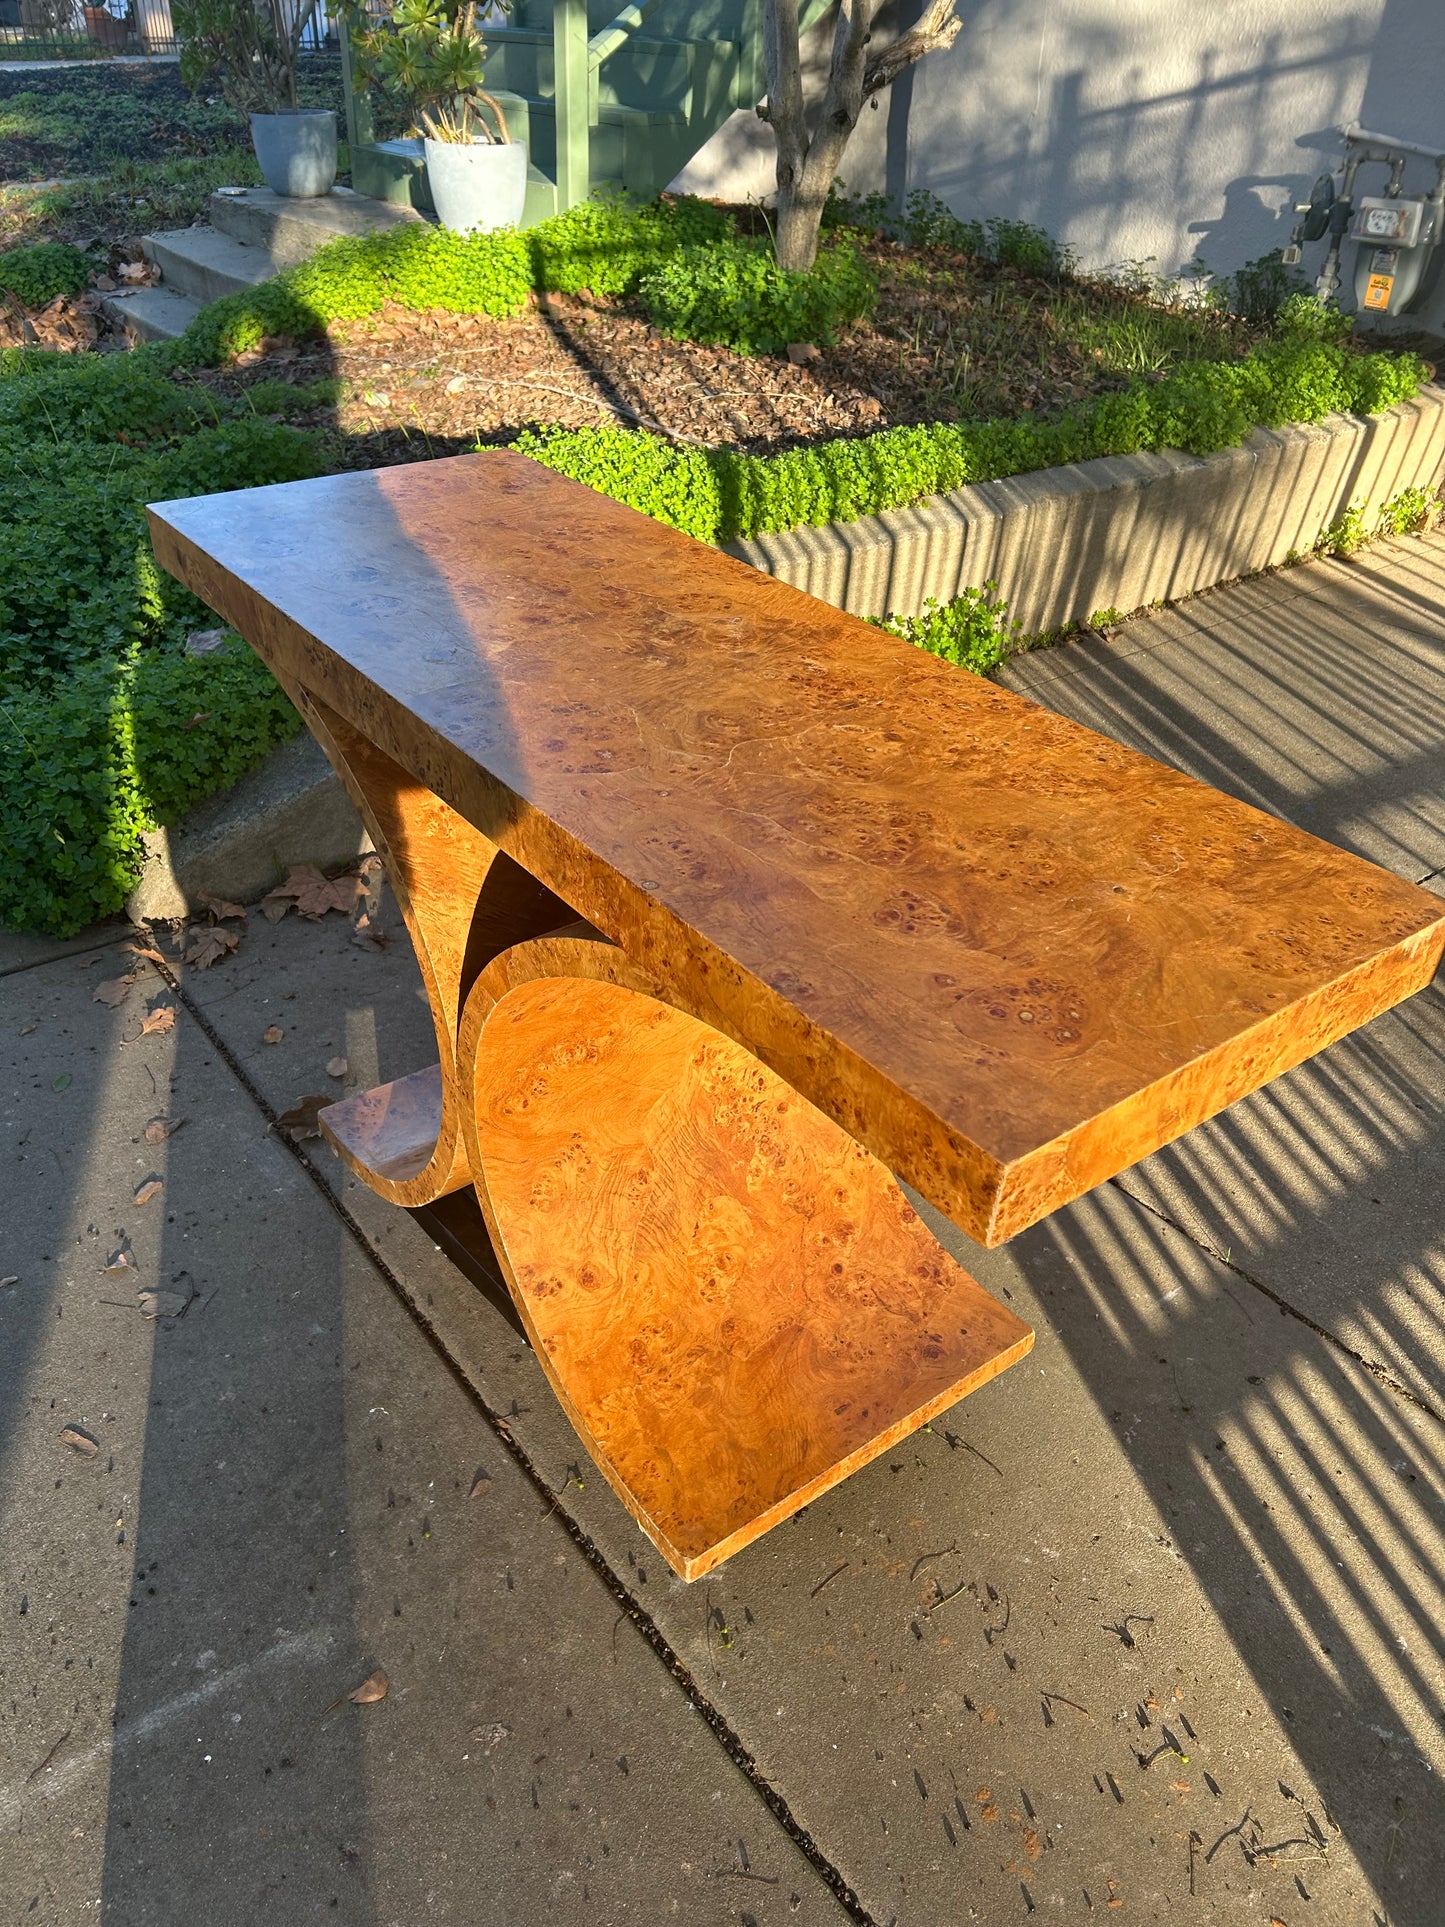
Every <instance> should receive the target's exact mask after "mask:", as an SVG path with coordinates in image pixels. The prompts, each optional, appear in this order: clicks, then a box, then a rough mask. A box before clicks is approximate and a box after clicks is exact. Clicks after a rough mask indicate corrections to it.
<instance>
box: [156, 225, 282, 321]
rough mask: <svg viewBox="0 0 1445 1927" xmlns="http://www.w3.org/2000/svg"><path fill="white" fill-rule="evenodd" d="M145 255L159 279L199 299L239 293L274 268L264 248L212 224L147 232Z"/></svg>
mask: <svg viewBox="0 0 1445 1927" xmlns="http://www.w3.org/2000/svg"><path fill="white" fill-rule="evenodd" d="M141 245H142V247H143V248H144V249H145V253H146V259H147V260H148V261H150V262H152V263H153V264H154V265H155V266H156V267H157V268H159V270H160V274H161V279H162V280H163V281H164V282H165V284H166V286H167V287H168V288H171V289H173V290H174V291H175V292H176V293H177V294H188V295H191V296H193V297H194V299H195V300H197V301H200V302H207V301H217V300H219V299H220V297H221V296H222V295H223V294H239V293H241V292H242V291H243V290H245V289H246V288H254V287H255V286H256V285H257V284H258V283H259V282H261V281H269V280H271V279H272V277H273V276H274V275H275V274H276V273H277V272H278V269H277V265H276V263H275V262H274V261H273V260H272V259H271V256H270V255H269V254H268V253H267V251H266V249H265V248H260V247H248V246H247V245H246V244H245V243H244V242H242V241H238V240H236V239H235V238H234V236H232V235H230V234H218V233H217V232H216V230H215V229H214V228H212V227H183V228H176V229H173V230H172V231H171V232H169V233H166V234H147V235H146V236H145V237H144V239H143V240H142V242H141Z"/></svg>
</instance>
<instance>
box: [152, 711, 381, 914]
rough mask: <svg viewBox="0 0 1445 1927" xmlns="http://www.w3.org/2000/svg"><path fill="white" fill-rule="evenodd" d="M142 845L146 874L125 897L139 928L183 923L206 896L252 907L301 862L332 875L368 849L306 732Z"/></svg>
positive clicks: (352, 811)
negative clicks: (201, 893) (203, 893)
mask: <svg viewBox="0 0 1445 1927" xmlns="http://www.w3.org/2000/svg"><path fill="white" fill-rule="evenodd" d="M145 842H146V859H145V869H144V870H143V872H142V873H141V880H140V882H139V883H138V884H137V885H136V887H135V889H134V890H132V892H131V894H130V896H129V897H128V898H127V899H126V906H125V908H126V915H127V916H128V917H129V918H130V919H131V921H132V922H133V923H150V922H155V923H165V922H168V921H170V920H172V919H175V918H180V917H184V916H186V915H187V914H188V913H189V911H190V910H191V909H192V908H194V907H195V906H196V904H197V902H198V897H197V892H198V891H201V890H205V891H207V892H208V893H209V894H210V895H211V896H213V897H227V898H229V899H230V900H231V901H233V902H236V903H254V902H256V900H257V899H258V898H259V897H263V896H265V894H266V892H267V891H268V890H269V889H271V888H272V886H273V885H274V884H277V883H280V882H281V881H282V879H283V878H284V877H285V875H286V872H287V870H288V869H290V867H291V866H292V864H294V863H318V864H320V865H321V867H322V868H323V869H326V870H330V869H335V868H338V867H339V866H340V865H342V864H346V863H350V862H352V861H354V859H355V858H356V857H358V856H360V855H361V854H362V853H363V851H366V850H369V849H370V848H371V838H370V837H369V836H368V835H367V833H366V831H365V829H364V828H363V827H362V822H361V818H360V817H359V816H358V815H357V813H356V806H355V804H354V803H353V802H352V800H351V798H350V797H349V796H348V795H347V794H346V791H345V790H344V789H343V788H342V785H341V779H340V777H338V776H337V774H336V772H335V771H334V770H333V769H332V767H331V765H330V763H328V762H327V760H326V757H325V755H324V754H323V753H322V749H321V745H320V744H319V743H317V742H315V741H313V739H312V738H311V737H310V736H309V735H307V734H306V733H305V732H304V731H303V733H302V734H301V735H299V736H293V737H292V738H291V740H290V742H289V743H282V745H281V747H280V748H279V749H273V750H272V752H271V754H270V755H269V756H267V757H266V758H265V759H264V761H262V762H260V763H258V764H257V765H256V767H255V769H253V770H248V771H247V772H246V774H245V775H244V776H243V777H242V778H241V780H240V782H239V783H234V784H232V786H231V788H230V789H228V790H221V791H219V792H218V793H217V794H216V795H215V796H208V797H207V798H206V800H205V802H204V803H201V804H198V805H197V807H196V808H195V809H194V810H192V811H191V813H190V815H189V816H187V817H185V818H184V819H183V820H182V821H181V822H180V823H178V824H177V825H176V826H175V828H174V829H170V830H153V831H152V832H151V833H150V834H149V835H148V836H147V837H146V840H145Z"/></svg>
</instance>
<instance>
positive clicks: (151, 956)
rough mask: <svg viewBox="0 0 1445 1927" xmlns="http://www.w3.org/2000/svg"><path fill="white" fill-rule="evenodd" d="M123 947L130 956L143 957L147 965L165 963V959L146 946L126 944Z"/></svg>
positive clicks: (156, 951)
mask: <svg viewBox="0 0 1445 1927" xmlns="http://www.w3.org/2000/svg"><path fill="white" fill-rule="evenodd" d="M123 947H124V948H125V949H126V950H129V951H130V953H131V955H132V956H135V957H144V958H145V960H146V962H147V963H158V964H163V963H164V962H165V958H164V957H163V956H162V955H161V953H160V951H159V950H153V949H151V947H150V946H149V945H148V944H144V943H128V944H126V945H124V946H123Z"/></svg>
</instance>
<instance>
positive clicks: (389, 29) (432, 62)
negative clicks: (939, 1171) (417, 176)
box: [346, 0, 527, 234]
mask: <svg viewBox="0 0 1445 1927" xmlns="http://www.w3.org/2000/svg"><path fill="white" fill-rule="evenodd" d="M346 12H347V16H348V25H349V27H350V31H351V34H352V46H353V57H354V59H355V63H356V71H357V73H358V74H359V75H360V77H361V78H362V79H363V80H365V81H366V82H368V83H370V84H371V85H374V86H377V87H379V88H380V89H381V91H382V92H383V93H385V94H386V95H388V96H389V97H390V98H391V99H392V100H393V101H394V102H395V103H397V104H398V105H399V106H401V107H402V109H403V111H404V112H405V113H406V114H407V115H408V116H409V117H410V119H411V122H412V125H413V127H414V129H415V131H416V132H417V133H418V134H419V135H420V136H421V139H422V149H423V152H424V153H425V155H426V172H427V185H428V187H429V188H430V189H431V197H432V203H433V205H434V206H435V208H436V211H437V218H438V220H439V221H440V222H441V224H442V226H443V227H446V228H451V229H452V230H453V231H454V232H455V233H458V234H475V233H480V232H482V231H484V230H486V229H489V228H499V227H520V226H521V223H522V209H523V205H524V203H525V201H526V198H527V150H526V146H525V144H524V143H523V142H521V141H514V140H513V139H512V138H511V136H510V135H509V133H508V131H507V117H506V115H505V114H504V113H503V112H502V107H501V103H500V101H498V100H497V99H496V98H495V96H494V95H492V94H489V93H487V92H486V90H485V89H484V87H483V85H482V82H483V80H484V78H485V75H486V60H487V49H486V43H485V42H484V40H483V38H482V35H481V33H480V32H479V31H478V29H477V9H476V4H475V0H392V3H391V6H390V9H389V12H388V13H387V14H386V16H385V17H384V18H382V19H379V20H378V19H376V18H374V17H373V16H369V15H367V14H365V13H364V12H362V10H361V8H360V7H359V6H358V5H357V4H356V0H352V4H351V5H350V6H348V7H347V9H346Z"/></svg>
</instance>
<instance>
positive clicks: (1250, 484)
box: [725, 385, 1445, 636]
mask: <svg viewBox="0 0 1445 1927" xmlns="http://www.w3.org/2000/svg"><path fill="white" fill-rule="evenodd" d="M1442 472H1445V387H1441V386H1437V385H1431V386H1427V387H1426V388H1423V389H1422V390H1421V392H1420V393H1419V394H1418V395H1417V396H1416V397H1415V398H1414V399H1413V400H1411V401H1406V402H1400V403H1398V404H1397V405H1396V406H1395V407H1394V408H1390V409H1387V410H1386V411H1385V413H1384V414H1381V415H1371V416H1366V417H1359V416H1354V415H1328V416H1326V417H1325V419H1324V420H1323V421H1321V422H1317V423H1312V424H1308V425H1300V426H1291V427H1287V428H1278V429H1263V428H1260V429H1256V430H1255V431H1254V432H1253V433H1252V434H1251V435H1250V436H1249V437H1248V439H1247V440H1246V441H1245V442H1244V443H1243V444H1242V445H1241V446H1240V447H1238V448H1226V449H1221V450H1220V451H1219V452H1218V453H1217V454H1214V455H1204V456H1199V455H1184V454H1180V453H1179V452H1177V451H1176V450H1172V449H1171V450H1168V451H1165V452H1162V453H1159V454H1139V455H1115V456H1107V457H1103V458H1100V459H1098V460H1096V461H1088V462H1078V463H1074V464H1071V465H1070V466H1068V467H1065V468H1045V469H1039V470H1037V471H1036V472H1034V473H1033V474H1029V475H1011V476H1008V477H1006V478H1005V479H1003V480H1001V481H997V482H979V483H974V484H971V485H970V486H968V487H966V488H961V489H956V490H954V491H953V492H952V493H951V494H948V495H941V496H933V497H932V498H930V499H929V500H928V501H925V502H920V503H918V504H916V505H915V506H914V507H912V508H906V509H891V510H888V511H887V512H886V513H884V514H882V515H867V516H863V517H861V518H860V519H859V520H858V521H856V522H830V523H829V524H827V526H826V527H823V528H799V529H789V530H787V531H785V532H784V533H782V534H777V535H760V536H756V537H754V538H753V539H751V540H749V541H745V542H729V543H727V544H726V545H725V547H726V549H727V552H728V553H729V554H730V555H735V556H737V557H738V558H739V559H740V560H741V561H744V562H748V563H751V564H752V566H753V567H754V568H755V569H762V570H763V571H764V572H765V573H766V574H768V575H773V576H777V577H778V578H779V579H780V580H781V581H784V582H790V583H792V585H793V586H794V587H795V588H798V589H803V590H806V591H807V593H808V594H809V595H814V596H817V597H818V598H819V599H820V600H821V601H823V602H831V603H832V604H833V606H834V607H835V608H839V609H846V610H847V611H848V612H849V613H850V614H851V615H858V616H885V615H901V616H911V615H917V614H919V613H920V612H921V610H922V609H923V606H924V603H925V602H926V601H927V599H928V598H929V597H930V596H931V597H933V598H934V599H935V600H936V601H938V602H940V603H944V602H950V601H952V600H953V598H954V597H955V596H957V595H958V594H959V593H960V591H961V590H963V589H965V588H981V587H982V586H983V584H984V583H985V582H990V581H992V582H996V583H997V585H998V593H999V595H1000V596H1001V597H1002V599H1003V600H1004V601H1005V602H1006V603H1007V604H1008V609H1009V615H1010V617H1011V618H1016V619H1017V620H1018V621H1019V622H1020V623H1021V624H1022V629H1023V633H1024V634H1025V635H1028V636H1034V635H1047V634H1049V633H1050V632H1052V631H1055V630H1058V629H1065V628H1069V627H1071V626H1072V625H1074V624H1075V623H1081V622H1087V621H1088V620H1089V618H1090V616H1092V615H1094V614H1095V613H1096V612H1097V611H1099V610H1104V609H1115V610H1118V611H1119V612H1120V613H1121V614H1128V613H1129V612H1130V611H1131V610H1134V609H1140V608H1145V607H1148V606H1149V605H1151V604H1154V603H1160V602H1177V601H1179V600H1180V599H1181V598H1182V597H1184V596H1188V595H1194V594H1196V593H1197V592H1198V591H1199V590H1201V589H1212V588H1215V587H1217V586H1218V585H1219V584H1220V583H1221V582H1229V581H1232V580H1233V579H1234V578H1235V577H1236V576H1241V575H1254V574H1257V573H1258V571H1259V570H1261V569H1267V568H1271V567H1274V566H1275V565H1277V564H1279V563H1281V562H1284V561H1286V560H1287V559H1288V558H1289V556H1290V555H1291V553H1297V554H1304V553H1306V552H1307V551H1308V550H1310V549H1311V548H1313V546H1314V544H1315V543H1316V541H1317V540H1318V539H1319V537H1320V536H1321V535H1322V534H1323V532H1324V531H1325V530H1326V529H1327V528H1329V527H1330V526H1331V524H1332V523H1334V522H1336V521H1337V520H1338V519H1339V518H1340V517H1341V516H1342V515H1344V514H1345V513H1346V511H1347V510H1349V509H1350V508H1352V507H1355V506H1360V507H1362V508H1363V509H1364V511H1365V522H1366V526H1367V527H1368V526H1371V525H1372V524H1373V521H1374V519H1375V517H1376V516H1377V515H1378V512H1379V510H1380V509H1382V508H1383V507H1384V505H1385V504H1386V503H1387V502H1389V501H1391V500H1393V499H1394V497H1395V496H1397V495H1399V494H1400V493H1401V492H1402V491H1403V490H1405V489H1407V488H1417V487H1433V486H1434V485H1435V484H1436V483H1437V482H1439V480H1440V478H1441V475H1442Z"/></svg>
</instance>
